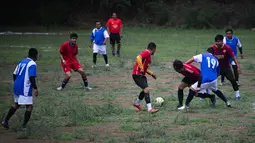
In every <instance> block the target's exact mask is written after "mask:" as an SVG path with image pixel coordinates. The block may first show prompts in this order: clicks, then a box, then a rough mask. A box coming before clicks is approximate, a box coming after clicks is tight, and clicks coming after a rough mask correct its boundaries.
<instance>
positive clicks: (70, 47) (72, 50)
mask: <svg viewBox="0 0 255 143" xmlns="http://www.w3.org/2000/svg"><path fill="white" fill-rule="evenodd" d="M77 39H78V35H77V34H76V33H71V34H70V40H69V41H67V42H65V43H64V44H62V45H61V47H60V50H59V52H60V59H61V65H62V68H63V70H64V72H65V78H64V80H63V81H62V84H61V86H60V87H58V88H57V90H63V89H64V88H65V86H66V84H67V83H68V81H69V80H70V78H71V72H72V69H73V70H74V71H75V72H78V73H79V74H80V75H81V78H82V80H83V83H84V86H85V89H87V90H91V89H92V88H90V87H89V86H88V79H87V76H86V73H85V71H84V70H83V68H82V66H81V64H80V63H79V61H78V59H77V54H78V44H77V43H76V41H77Z"/></svg>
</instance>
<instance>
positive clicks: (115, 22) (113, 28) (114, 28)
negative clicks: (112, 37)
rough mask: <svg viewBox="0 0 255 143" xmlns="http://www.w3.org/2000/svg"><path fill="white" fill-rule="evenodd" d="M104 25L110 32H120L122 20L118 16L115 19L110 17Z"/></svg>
mask: <svg viewBox="0 0 255 143" xmlns="http://www.w3.org/2000/svg"><path fill="white" fill-rule="evenodd" d="M106 27H109V31H110V33H120V28H121V27H122V21H121V20H120V19H119V18H117V19H113V18H110V19H109V20H108V21H107V23H106Z"/></svg>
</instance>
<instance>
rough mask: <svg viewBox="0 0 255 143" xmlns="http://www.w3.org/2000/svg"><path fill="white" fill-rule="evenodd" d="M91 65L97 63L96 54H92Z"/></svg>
mask: <svg viewBox="0 0 255 143" xmlns="http://www.w3.org/2000/svg"><path fill="white" fill-rule="evenodd" d="M93 63H94V64H96V63H97V53H93Z"/></svg>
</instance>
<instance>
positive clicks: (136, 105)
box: [133, 104, 143, 111]
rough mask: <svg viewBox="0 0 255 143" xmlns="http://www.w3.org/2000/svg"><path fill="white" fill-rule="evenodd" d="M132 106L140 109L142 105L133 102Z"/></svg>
mask: <svg viewBox="0 0 255 143" xmlns="http://www.w3.org/2000/svg"><path fill="white" fill-rule="evenodd" d="M133 106H134V107H136V108H137V109H138V110H140V111H142V110H143V109H142V106H141V105H140V104H133Z"/></svg>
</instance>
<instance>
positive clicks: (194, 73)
mask: <svg viewBox="0 0 255 143" xmlns="http://www.w3.org/2000/svg"><path fill="white" fill-rule="evenodd" d="M183 67H184V70H183V71H181V72H180V74H182V75H184V76H185V77H190V78H194V79H197V80H198V77H199V75H200V70H199V69H198V68H197V67H195V66H193V65H192V64H185V63H184V64H183Z"/></svg>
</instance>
